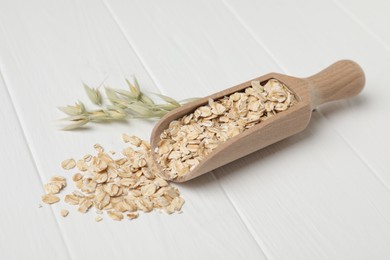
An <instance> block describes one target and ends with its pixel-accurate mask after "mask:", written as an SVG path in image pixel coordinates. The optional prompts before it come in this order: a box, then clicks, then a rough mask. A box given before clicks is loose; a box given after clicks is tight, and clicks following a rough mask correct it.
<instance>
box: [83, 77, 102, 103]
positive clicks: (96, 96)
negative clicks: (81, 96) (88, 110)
mask: <svg viewBox="0 0 390 260" xmlns="http://www.w3.org/2000/svg"><path fill="white" fill-rule="evenodd" d="M83 86H84V89H85V92H86V93H87V95H88V97H89V100H91V102H92V103H94V104H95V105H101V104H102V97H101V95H100V93H99V90H98V89H97V88H91V87H89V86H88V85H87V84H85V83H84V82H83Z"/></svg>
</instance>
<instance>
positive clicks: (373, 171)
mask: <svg viewBox="0 0 390 260" xmlns="http://www.w3.org/2000/svg"><path fill="white" fill-rule="evenodd" d="M317 113H318V114H320V115H321V117H322V118H324V120H326V121H328V122H330V120H329V119H328V118H327V117H326V116H325V115H323V114H322V113H321V112H320V111H317ZM329 125H330V126H331V128H332V129H333V131H334V132H335V133H336V134H337V135H338V136H339V137H340V138H341V139H342V140H343V141H344V143H345V144H346V145H347V147H349V149H350V150H351V151H352V153H353V154H355V155H356V157H357V158H358V159H359V160H360V161H361V162H362V163H363V164H364V165H365V166H367V169H368V170H369V171H370V172H371V173H372V175H373V176H374V177H375V178H376V179H377V180H378V181H379V182H380V183H381V184H382V185H383V186H384V187H385V189H386V190H387V191H388V192H389V193H390V186H388V185H387V184H386V182H385V181H384V180H383V179H382V178H381V177H380V176H379V174H377V173H376V171H375V170H374V168H373V167H372V166H371V165H370V164H369V163H368V162H367V161H366V160H365V159H364V158H363V157H362V156H361V155H360V153H359V152H358V151H357V150H356V149H355V148H354V147H353V146H352V145H351V144H350V143H349V142H348V141H347V140H346V139H345V138H344V136H343V135H342V134H341V133H339V131H338V130H337V129H336V128H334V127H333V125H332V123H329Z"/></svg>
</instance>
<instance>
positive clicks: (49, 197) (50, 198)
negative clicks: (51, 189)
mask: <svg viewBox="0 0 390 260" xmlns="http://www.w3.org/2000/svg"><path fill="white" fill-rule="evenodd" d="M59 201H60V198H59V197H57V196H55V195H53V194H45V195H43V196H42V202H43V203H46V204H53V203H57V202H59Z"/></svg>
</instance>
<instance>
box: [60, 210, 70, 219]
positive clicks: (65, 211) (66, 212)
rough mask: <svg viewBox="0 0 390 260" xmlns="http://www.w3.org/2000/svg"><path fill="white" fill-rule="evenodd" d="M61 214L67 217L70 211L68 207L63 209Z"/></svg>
mask: <svg viewBox="0 0 390 260" xmlns="http://www.w3.org/2000/svg"><path fill="white" fill-rule="evenodd" d="M60 214H61V216H62V217H64V218H65V217H67V216H68V215H69V211H68V210H66V209H61V211H60Z"/></svg>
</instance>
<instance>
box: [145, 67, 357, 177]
mask: <svg viewBox="0 0 390 260" xmlns="http://www.w3.org/2000/svg"><path fill="white" fill-rule="evenodd" d="M269 79H277V80H279V81H280V82H282V83H284V84H285V85H286V86H287V87H288V88H289V89H290V90H291V91H292V92H294V94H295V96H296V98H297V100H298V103H296V104H295V105H293V106H292V107H290V108H288V109H287V110H285V111H282V112H280V113H278V114H276V115H274V116H273V117H271V118H269V119H267V120H266V121H263V122H260V123H259V124H257V125H255V126H253V127H251V128H249V129H247V130H245V131H244V132H242V133H241V134H239V135H237V136H235V137H233V138H231V139H229V140H227V141H226V142H225V143H222V144H220V145H219V146H218V147H217V148H216V149H215V150H213V151H212V152H211V153H210V154H209V155H207V157H206V158H204V159H203V160H202V161H201V162H200V163H199V164H198V165H197V166H196V167H195V168H194V169H193V170H192V171H190V172H188V173H187V174H185V175H184V176H182V177H178V178H176V179H174V180H173V181H175V182H184V181H188V180H190V179H193V178H195V177H198V176H200V175H202V174H204V173H207V172H210V171H211V170H214V169H216V168H218V167H220V166H222V165H225V164H227V163H230V162H232V161H234V160H237V159H239V158H241V157H243V156H245V155H248V154H250V153H253V152H255V151H257V150H259V149H262V148H264V147H266V146H268V145H270V144H273V143H275V142H278V141H280V140H282V139H284V138H286V137H289V136H292V135H294V134H297V133H299V132H301V131H302V130H304V129H305V128H306V126H307V125H308V123H309V121H310V117H311V113H312V111H313V110H314V109H315V108H317V107H318V106H319V105H321V104H323V103H326V102H330V101H335V100H339V99H345V98H349V97H353V96H356V95H357V94H359V92H360V91H361V90H362V89H363V87H364V84H365V76H364V72H363V70H362V69H361V67H360V66H359V65H358V64H357V63H355V62H353V61H350V60H341V61H338V62H336V63H334V64H332V65H331V66H329V67H328V68H326V69H324V70H323V71H321V72H319V73H317V74H315V75H313V76H311V77H308V78H295V77H291V76H287V75H283V74H278V73H270V74H267V75H264V76H261V77H258V78H255V79H253V80H259V81H260V82H261V83H262V85H263V84H264V83H265V82H267V81H268V80H269ZM251 81H252V80H250V81H247V82H244V83H242V84H240V85H237V86H235V87H232V88H229V89H226V90H223V91H221V92H218V93H215V94H212V95H210V96H208V97H205V98H202V99H200V100H197V101H194V102H191V103H189V104H186V105H184V106H183V107H180V108H177V109H175V110H173V111H171V112H170V113H168V114H166V115H165V116H164V117H163V118H162V119H161V120H160V121H159V122H158V123H157V125H156V126H155V128H154V129H153V132H152V136H151V150H152V151H155V148H156V147H157V144H158V142H159V141H160V134H161V132H163V131H164V129H166V128H168V125H169V123H170V122H171V121H173V120H175V119H178V118H180V117H182V116H184V115H186V114H189V113H191V112H193V111H195V110H196V109H197V108H198V107H200V106H202V105H205V104H207V103H208V100H209V98H212V99H214V100H217V99H219V98H222V97H224V96H226V95H230V94H233V93H235V92H238V91H243V90H244V89H245V88H247V87H250V86H251ZM157 156H158V155H157V154H156V153H154V152H153V160H154V161H155V164H156V166H157V167H158V168H159V170H160V172H161V167H160V166H159V165H158V163H157V160H156V159H157ZM162 175H163V176H165V174H164V173H163V174H162Z"/></svg>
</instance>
